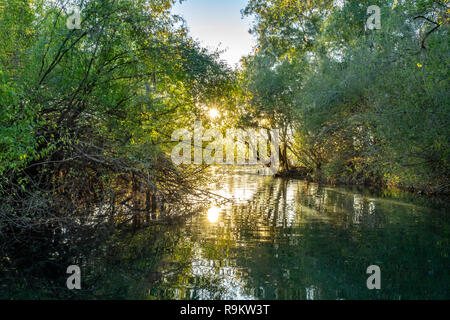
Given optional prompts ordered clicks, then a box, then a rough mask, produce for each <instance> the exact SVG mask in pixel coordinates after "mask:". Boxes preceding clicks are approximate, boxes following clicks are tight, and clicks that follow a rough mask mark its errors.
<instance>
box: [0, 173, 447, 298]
mask: <svg viewBox="0 0 450 320" xmlns="http://www.w3.org/2000/svg"><path fill="white" fill-rule="evenodd" d="M221 187H223V189H224V190H225V191H224V192H223V194H222V195H223V196H227V195H228V196H233V197H234V198H236V199H238V201H236V203H234V204H233V205H228V206H224V207H220V208H219V211H218V212H217V217H215V219H213V221H208V219H207V215H206V213H205V215H204V216H201V215H200V216H195V217H192V218H190V219H189V220H188V221H187V223H186V224H184V225H182V224H178V225H171V226H153V227H151V228H148V229H144V230H139V231H136V232H134V233H131V232H126V231H121V232H117V233H115V234H113V235H111V234H108V233H105V237H98V234H97V236H96V237H95V239H96V242H93V239H94V238H91V236H92V235H90V234H83V233H79V234H77V235H72V236H71V238H70V239H67V241H66V244H65V245H63V244H64V241H61V239H62V238H63V237H67V236H68V235H64V234H60V235H54V237H55V241H54V243H55V246H54V247H52V246H49V248H47V249H45V248H44V247H42V248H26V250H28V251H27V254H28V255H29V257H30V259H28V260H26V259H24V261H22V265H21V266H22V267H29V268H34V269H35V271H34V273H33V274H34V275H35V276H34V277H35V278H34V279H36V278H38V277H39V276H40V277H42V278H46V279H50V280H51V281H50V282H47V283H46V284H45V283H39V282H36V284H37V286H40V285H41V284H42V286H43V287H44V289H41V288H35V291H34V292H32V293H30V295H32V294H35V296H39V297H48V298H56V297H63V298H64V297H65V298H73V297H75V298H76V297H82V298H93V297H97V298H106V299H107V298H118V299H120V298H136V299H141V298H150V299H175V298H176V299H236V298H239V299H251V298H255V297H256V298H261V299H337V298H343V299H351V298H359V299H365V298H377V297H378V298H390V299H391V298H400V297H401V298H415V297H421V296H425V295H427V296H429V295H430V290H431V289H430V288H432V289H433V293H432V294H433V295H434V297H437V298H439V297H440V298H445V297H448V294H447V293H446V289H447V288H446V284H447V283H449V275H448V274H447V269H448V265H449V263H448V262H449V261H448V247H449V240H448V239H449V238H450V237H449V233H450V230H449V228H448V224H442V219H441V218H439V217H438V215H436V214H434V215H433V214H432V212H430V211H427V210H426V209H425V208H424V207H417V206H414V205H411V204H408V203H402V202H399V201H392V200H390V199H384V198H383V199H381V198H372V197H370V195H365V194H364V193H362V192H359V191H358V192H354V191H349V190H348V189H339V188H322V187H319V186H318V185H317V184H308V183H307V182H303V181H298V180H288V179H274V178H268V177H258V176H234V177H228V178H226V179H222V185H221ZM218 193H219V194H220V192H218ZM98 231H99V232H100V230H98ZM36 236H38V235H36ZM56 238H57V239H56ZM91 241H92V242H91ZM34 243H36V242H35V241H34ZM46 243H47V242H46ZM52 243H53V242H52ZM83 248H84V249H83ZM16 249H17V250H22V251H21V254H20V255H21V256H23V254H22V253H23V252H24V251H23V250H25V249H24V248H16ZM55 252H58V254H59V257H57V256H54V254H55ZM52 255H53V256H54V257H53V258H49V257H51V256H52ZM11 257H12V258H13V256H12V255H11ZM68 257H70V259H67V258H68ZM52 259H53V260H52ZM33 261H48V262H46V264H45V265H42V266H38V265H33ZM66 264H67V265H70V264H79V265H80V266H81V268H82V288H83V290H81V291H80V292H74V291H72V292H70V291H68V290H66V289H65V276H66V275H65V267H67V266H66ZM372 264H377V265H380V267H381V270H382V289H383V290H382V291H379V292H374V291H369V290H367V288H366V286H365V283H366V279H367V275H366V273H365V271H366V268H367V267H368V266H369V265H372ZM45 270H46V271H45ZM45 272H46V273H45ZM47 273H48V274H47ZM52 275H53V276H52ZM52 277H53V278H52ZM29 279H31V278H29ZM33 281H34V280H33ZM61 288H62V289H61ZM2 290H3V292H0V293H1V296H9V297H10V296H12V295H10V293H11V292H5V291H4V290H5V289H2ZM8 290H12V289H8ZM39 290H41V292H40V291H39ZM30 295H28V297H30ZM24 296H25V297H27V296H26V294H24Z"/></svg>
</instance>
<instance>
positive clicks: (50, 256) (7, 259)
mask: <svg viewBox="0 0 450 320" xmlns="http://www.w3.org/2000/svg"><path fill="white" fill-rule="evenodd" d="M333 2H334V1H331V0H325V1H324V0H310V1H297V0H249V2H248V4H247V6H246V8H245V9H244V10H243V12H242V14H243V15H245V16H251V17H253V18H254V20H255V23H254V25H253V28H252V30H251V31H252V33H253V34H254V35H255V37H256V39H257V47H256V48H255V50H254V52H253V53H251V54H250V55H249V56H247V57H244V58H243V59H242V66H241V67H240V68H237V69H232V68H230V67H229V66H228V65H227V64H226V63H225V62H224V61H222V60H220V52H211V51H208V50H206V49H204V48H202V46H201V45H200V44H199V43H198V42H197V41H196V40H193V39H192V38H191V36H190V35H189V33H188V28H187V25H186V22H185V21H183V20H182V19H181V18H180V17H178V16H174V15H171V7H172V6H173V4H174V3H175V0H120V1H110V0H87V1H84V0H79V1H78V0H77V1H72V2H71V3H70V5H77V6H78V7H79V8H80V9H81V20H80V21H79V22H80V26H79V28H72V27H73V26H74V21H73V19H77V17H76V15H74V13H75V11H73V10H71V9H70V5H69V4H68V3H67V2H66V1H59V0H58V1H46V0H7V1H3V2H1V4H0V252H1V256H0V270H2V275H3V276H4V278H5V279H6V278H8V279H9V280H8V281H5V283H7V285H5V287H4V288H2V290H6V289H7V290H6V291H7V292H8V297H11V296H17V297H26V298H29V296H21V293H20V292H22V289H24V288H27V287H30V286H32V287H33V286H34V287H35V288H34V289H36V294H34V293H33V295H32V296H31V298H36V297H53V296H55V295H56V296H60V293H58V290H60V288H59V287H56V286H55V285H54V284H55V283H58V284H60V280H61V279H62V278H61V277H62V276H65V274H63V275H61V266H67V265H70V264H73V263H78V264H80V265H85V266H86V265H88V264H89V263H87V262H86V258H85V257H91V258H92V256H98V257H104V258H105V259H106V260H107V261H108V263H109V262H111V264H112V265H113V264H115V263H116V262H117V260H114V259H116V258H117V256H120V259H129V260H132V261H133V262H134V261H135V260H136V266H141V263H143V262H142V261H141V259H143V258H142V257H143V256H145V257H147V256H149V255H154V256H155V257H158V255H160V254H161V252H160V251H161V250H160V249H161V248H162V247H163V246H162V245H160V244H159V243H158V241H160V239H167V235H168V233H169V232H168V231H167V232H166V228H165V227H166V226H161V224H162V223H164V224H165V223H167V222H168V221H173V219H174V218H179V217H186V216H187V215H189V214H192V213H196V212H199V210H200V209H202V208H203V207H204V206H205V205H206V203H207V202H210V201H212V200H214V199H215V197H218V196H217V195H213V194H211V193H210V192H209V191H208V190H207V187H208V179H209V178H211V177H210V176H211V175H210V174H205V169H206V166H195V165H192V166H191V165H182V166H175V165H174V163H173V162H172V160H171V157H170V155H171V150H172V148H173V146H174V145H175V143H177V142H174V141H171V135H172V133H173V132H174V131H175V130H176V129H181V128H192V126H193V124H194V121H196V120H198V121H204V125H205V127H204V128H205V129H206V128H211V127H214V126H215V127H219V129H220V130H221V131H222V132H225V131H226V129H227V128H232V127H240V128H245V129H249V128H252V129H256V128H264V129H267V130H269V129H273V128H278V129H279V130H280V150H279V151H280V159H281V163H280V168H279V172H280V174H281V175H287V176H290V175H297V176H299V177H302V178H306V179H308V180H313V181H315V182H326V183H335V184H338V183H346V184H356V185H363V184H366V185H372V186H378V187H387V186H393V187H400V188H404V189H408V190H411V191H420V192H426V193H430V194H433V193H434V194H447V195H448V193H449V192H450V185H449V181H450V170H449V136H450V135H449V119H450V106H449V92H450V90H449V84H448V70H449V69H450V68H449V67H450V60H449V56H448V52H449V51H448V19H449V4H448V1H446V0H441V1H439V0H416V1H402V0H399V1H376V0H373V1H346V2H345V5H343V6H335V5H334V4H333ZM369 5H378V6H379V7H380V8H381V29H379V30H368V29H367V28H366V27H365V24H366V20H367V18H368V15H367V7H368V6H369ZM68 17H70V18H71V19H72V20H71V21H69V20H68ZM75 24H76V23H75ZM69 26H72V27H69ZM205 146H206V142H205ZM280 192H281V191H280ZM279 197H280V198H281V193H280V195H279ZM269 211H270V210H269ZM148 225H152V227H151V228H150V229H149V230H153V231H154V232H153V233H152V232H150V234H147V233H144V235H142V238H141V237H140V231H139V230H137V229H138V227H140V226H148ZM130 226H131V227H133V228H128V227H130ZM124 230H125V231H124ZM129 230H132V231H133V232H136V233H132V234H131V235H129V234H128V233H127V232H128V231H129ZM167 230H168V229H167ZM117 234H119V235H120V236H121V237H123V238H122V239H125V240H124V242H123V243H121V244H120V247H119V246H118V245H116V243H115V241H116V240H115V237H117V236H118V235H117ZM171 237H172V235H170V236H169V237H168V238H171ZM173 237H174V238H173V239H172V238H171V239H172V240H171V241H173V242H180V243H182V244H184V242H183V241H185V239H184V238H182V237H181V236H175V235H173ZM105 239H106V240H105ZM130 239H136V242H137V244H136V248H135V250H134V249H133V250H134V251H133V252H134V253H133V252H132V253H129V248H130V247H132V246H130V243H133V241H134V240H133V241H132V240H130ZM143 239H144V240H145V241H143ZM105 243H106V245H105ZM142 243H144V244H145V248H144V245H142ZM140 245H141V247H140ZM147 245H148V246H147ZM105 248H107V249H108V250H110V249H111V251H112V253H111V255H109V253H108V252H107V251H108V250H107V249H105ZM114 250H116V253H114ZM117 252H119V253H120V254H118V253H117ZM182 257H184V256H182ZM83 259H84V260H83ZM108 259H110V260H108ZM117 259H119V258H117ZM117 263H118V262H117ZM147 263H149V265H145V264H144V267H143V269H145V271H146V272H147V271H148V272H150V271H149V270H150V269H153V268H154V265H153V264H155V265H156V258H155V261H151V262H148V261H147ZM183 267H185V266H184V265H183ZM178 271H179V270H174V274H176V272H178ZM121 272H122V271H121ZM139 272H140V274H141V273H142V270H141V269H139ZM141 275H142V274H141ZM97 276H98V274H97V273H96V271H95V272H93V273H92V274H89V275H88V276H87V279H88V280H89V281H90V283H94V282H95V281H96V280H97V278H96V277H97ZM17 277H21V278H22V280H23V279H25V280H23V281H22V280H21V281H17ZM41 278H42V279H43V280H42V283H44V282H45V283H47V284H46V285H45V286H47V285H48V283H50V285H49V286H47V287H50V288H51V289H49V290H50V291H48V292H47V291H45V292H41V291H39V290H41V289H40V284H41V282H40V281H41V280H40V279H41ZM106 278H108V279H109V275H105V279H106ZM153 278H155V279H160V278H161V275H158V274H156V275H155V274H153V273H151V272H150V273H149V276H148V279H147V280H148V282H149V283H152V282H153V281H154V279H153ZM52 279H53V280H52ZM33 281H35V282H33ZM31 282H33V284H30V283H31ZM142 283H143V284H146V282H142ZM43 286H44V285H43ZM5 288H6V289H5ZM52 288H53V289H54V290H55V291H52V290H53V289H52ZM55 288H56V289H55ZM34 289H33V290H34ZM8 290H10V291H8ZM64 290H65V288H64ZM99 290H100V289H99ZM6 291H4V292H6ZM11 292H12V293H11ZM55 292H56V293H55ZM122 294H123V293H120V295H118V296H121V297H122ZM66 295H70V296H69V297H72V295H73V293H67V292H65V293H63V294H62V296H63V297H66ZM98 296H102V292H101V290H100V291H99V293H98Z"/></svg>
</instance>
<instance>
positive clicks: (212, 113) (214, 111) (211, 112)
mask: <svg viewBox="0 0 450 320" xmlns="http://www.w3.org/2000/svg"><path fill="white" fill-rule="evenodd" d="M209 117H210V118H211V119H212V120H214V119H216V118H218V117H220V112H219V111H217V109H214V108H213V109H209Z"/></svg>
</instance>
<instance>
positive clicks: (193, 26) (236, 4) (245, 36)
mask: <svg viewBox="0 0 450 320" xmlns="http://www.w3.org/2000/svg"><path fill="white" fill-rule="evenodd" d="M246 4H247V0H186V1H183V2H182V3H181V4H180V3H178V2H177V3H176V5H175V6H174V8H173V10H172V12H173V13H174V14H177V15H180V16H182V17H183V18H184V19H185V20H186V23H187V26H188V28H189V32H190V35H191V36H192V37H193V38H194V39H197V40H199V41H200V43H201V44H202V45H203V46H204V47H207V48H209V49H212V50H214V49H217V48H218V49H220V50H223V49H226V52H224V53H223V54H222V56H221V57H222V59H223V60H225V61H227V62H228V64H229V65H230V66H233V67H234V66H235V65H236V64H239V60H240V58H241V57H242V56H246V55H248V54H249V53H250V52H251V51H252V48H253V46H254V45H255V44H256V41H255V39H254V37H253V36H252V35H250V34H249V33H248V30H249V29H250V25H251V18H248V17H246V18H245V19H241V9H244V8H245V6H246Z"/></svg>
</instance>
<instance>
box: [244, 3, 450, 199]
mask: <svg viewBox="0 0 450 320" xmlns="http://www.w3.org/2000/svg"><path fill="white" fill-rule="evenodd" d="M275 2H276V1H269V2H264V3H263V2H259V1H250V3H249V5H248V7H247V8H246V10H245V12H244V13H246V14H254V15H256V21H257V24H256V26H255V28H254V29H253V30H254V32H255V33H256V34H257V35H258V39H259V48H260V50H259V51H258V52H257V53H256V55H255V56H252V57H249V58H247V60H246V61H247V65H246V70H248V71H247V72H248V73H249V74H250V76H249V84H247V88H248V89H249V90H250V91H251V92H252V93H253V94H254V95H253V98H252V99H250V100H249V103H250V104H252V105H254V106H255V107H256V108H257V109H258V110H264V109H265V108H266V109H267V108H268V109H270V110H273V111H276V112H277V113H281V114H283V116H284V118H285V119H287V122H288V124H287V126H288V127H289V128H291V133H292V134H291V135H290V139H289V141H288V142H287V143H288V145H289V149H290V150H291V151H292V154H291V157H292V158H294V159H295V161H296V162H297V163H298V164H299V165H301V166H306V167H308V168H311V169H313V170H314V173H313V177H314V178H315V179H326V180H328V181H332V182H346V183H372V184H377V185H380V184H383V183H384V184H391V185H399V186H403V187H413V188H417V189H422V190H428V191H433V192H448V191H449V190H450V188H449V187H450V186H449V184H448V181H449V177H450V176H449V175H450V171H449V166H448V161H449V159H448V152H449V151H448V150H449V145H448V141H449V139H448V137H449V131H448V130H449V129H448V120H449V116H450V110H449V108H448V106H449V95H448V92H449V88H448V69H449V62H450V61H449V58H448V41H447V24H448V7H447V4H446V3H442V2H439V1H415V2H408V1H406V2H405V1H398V2H396V3H395V5H394V3H391V2H386V1H375V2H373V1H372V2H370V3H368V2H361V1H347V2H346V4H345V5H344V6H343V7H342V8H332V7H331V6H329V5H328V4H329V3H328V4H327V3H325V2H322V1H310V2H308V3H309V5H308V4H306V3H304V4H302V5H299V4H298V3H297V2H296V1H278V2H277V4H278V5H275ZM368 5H378V6H380V8H381V15H382V20H381V22H382V28H381V30H374V31H371V30H366V28H365V22H366V20H367V18H368V15H367V13H366V10H367V7H368ZM269 25H272V26H273V29H271V28H270V27H269ZM275 31H276V32H275ZM261 61H264V63H261ZM286 66H287V67H286ZM284 69H288V70H289V71H290V72H289V71H284ZM251 75H255V76H254V77H252V76H251ZM284 105H289V106H290V107H289V108H283V107H282V106H284ZM293 115H294V116H293Z"/></svg>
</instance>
